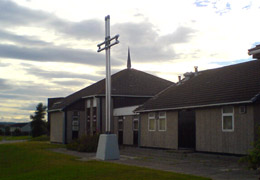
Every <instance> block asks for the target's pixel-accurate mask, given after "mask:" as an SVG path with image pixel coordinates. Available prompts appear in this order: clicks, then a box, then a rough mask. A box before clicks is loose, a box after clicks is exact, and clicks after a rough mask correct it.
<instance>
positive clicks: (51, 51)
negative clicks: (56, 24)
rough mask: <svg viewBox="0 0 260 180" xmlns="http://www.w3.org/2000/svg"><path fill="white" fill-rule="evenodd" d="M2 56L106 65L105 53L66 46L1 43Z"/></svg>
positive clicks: (0, 51)
mask: <svg viewBox="0 0 260 180" xmlns="http://www.w3.org/2000/svg"><path fill="white" fill-rule="evenodd" d="M0 57H4V58H13V59H17V60H19V59H20V60H28V61H40V62H70V63H79V64H89V65H104V63H105V62H104V55H102V54H97V53H96V52H92V51H87V50H79V49H71V48H65V47H58V46H52V47H43V48H37V47H31V48H27V47H19V46H14V45H4V44H0Z"/></svg>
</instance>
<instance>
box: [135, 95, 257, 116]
mask: <svg viewBox="0 0 260 180" xmlns="http://www.w3.org/2000/svg"><path fill="white" fill-rule="evenodd" d="M254 98H255V97H254ZM252 99H253V98H252ZM252 99H251V100H249V101H239V102H228V103H218V104H206V105H197V106H183V107H177V108H162V109H149V110H139V111H138V110H137V111H134V112H137V113H141V112H152V111H169V110H179V109H191V108H201V107H212V106H223V105H230V104H245V103H253V102H254V101H253V100H252Z"/></svg>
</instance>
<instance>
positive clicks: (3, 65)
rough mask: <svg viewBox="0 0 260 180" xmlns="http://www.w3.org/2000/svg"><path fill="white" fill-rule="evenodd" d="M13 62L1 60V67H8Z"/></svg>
mask: <svg viewBox="0 0 260 180" xmlns="http://www.w3.org/2000/svg"><path fill="white" fill-rule="evenodd" d="M10 65H11V64H10V63H3V62H1V60H0V68H1V67H7V66H10Z"/></svg>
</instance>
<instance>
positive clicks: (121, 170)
mask: <svg viewBox="0 0 260 180" xmlns="http://www.w3.org/2000/svg"><path fill="white" fill-rule="evenodd" d="M57 147H64V146H63V145H57V144H50V143H47V142H32V141H30V142H24V143H16V144H1V145H0V172H1V173H0V179H1V180H11V179H15V180H17V179H19V180H23V179H24V180H28V179H33V180H35V179H36V180H37V179H42V180H45V179H53V180H57V179H62V180H64V179H77V180H78V179H84V180H90V179H91V180H92V179H93V180H101V179H102V180H109V179H111V180H115V179H116V180H121V179H126V180H142V179H149V180H154V179H160V180H164V179H171V180H174V179H180V180H184V179H187V180H195V179H196V180H204V179H207V178H202V177H196V176H191V175H183V174H177V173H171V172H164V171H159V170H152V169H148V168H139V167H134V166H127V165H119V164H115V163H110V162H103V161H94V160H93V161H87V162H82V161H78V160H76V158H75V157H73V156H70V155H65V154H60V153H55V152H52V151H50V150H49V149H50V148H57Z"/></svg>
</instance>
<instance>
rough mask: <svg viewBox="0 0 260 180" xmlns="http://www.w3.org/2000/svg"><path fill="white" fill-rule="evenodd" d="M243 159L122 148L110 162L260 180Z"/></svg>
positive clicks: (225, 179)
mask: <svg viewBox="0 0 260 180" xmlns="http://www.w3.org/2000/svg"><path fill="white" fill-rule="evenodd" d="M53 151H55V152H59V153H65V154H70V155H73V156H77V157H79V160H83V161H88V160H94V159H95V155H96V154H95V153H80V152H75V151H69V150H66V149H64V148H59V149H55V150H53ZM239 159H240V158H239V157H236V156H227V155H216V154H205V153H192V152H187V151H186V152H185V151H181V152H180V151H171V150H157V149H146V148H135V147H121V148H120V160H116V161H114V160H113V161H109V162H114V163H120V164H127V165H134V166H140V167H148V168H153V169H159V170H165V171H172V172H178V173H185V174H193V175H198V176H204V177H209V178H212V179H215V180H258V179H259V177H260V174H259V172H258V171H253V170H247V169H246V167H245V165H242V164H239V163H238V160H239Z"/></svg>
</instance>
